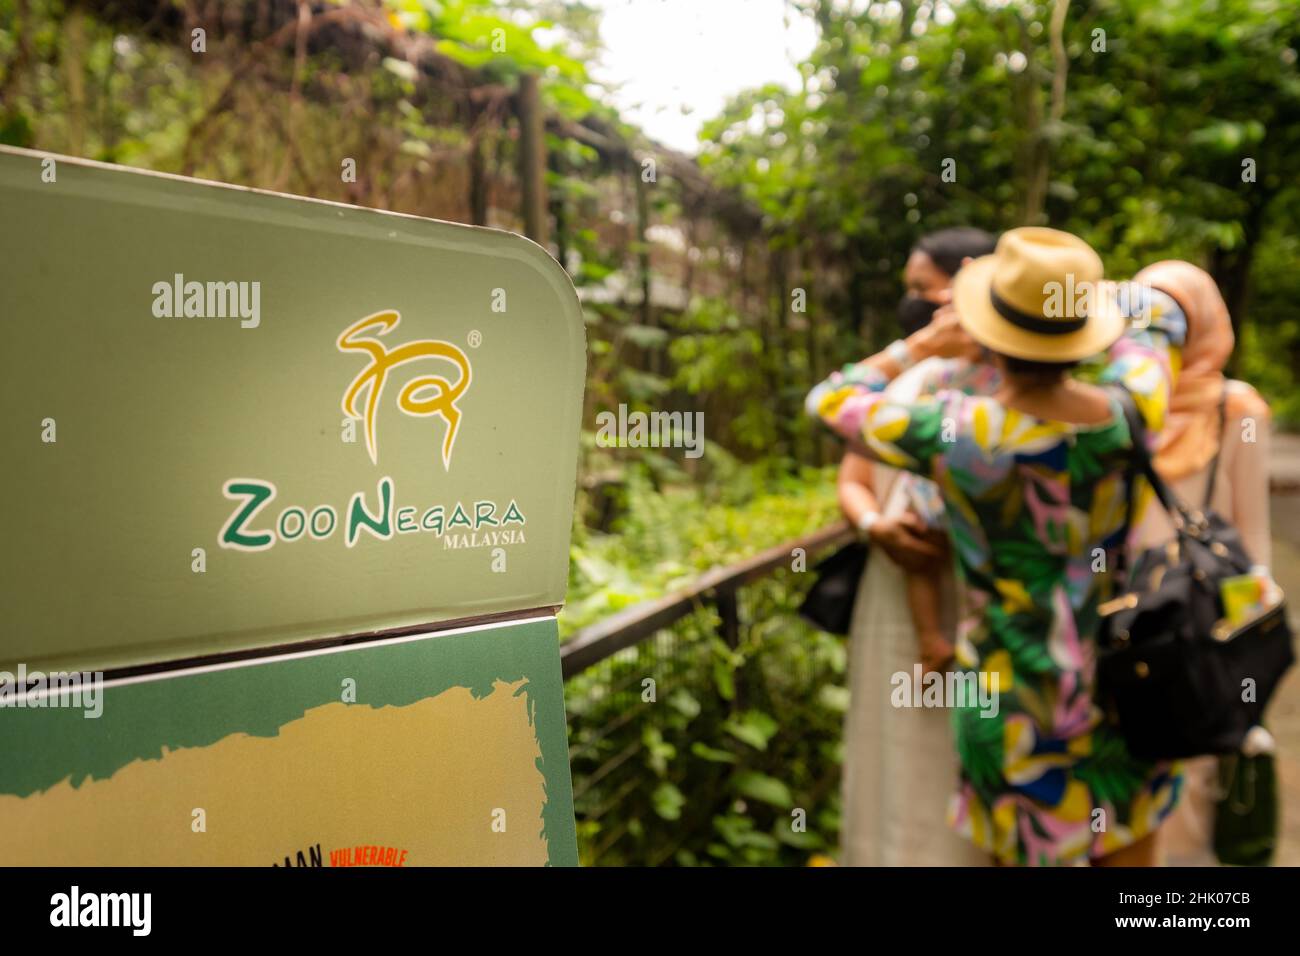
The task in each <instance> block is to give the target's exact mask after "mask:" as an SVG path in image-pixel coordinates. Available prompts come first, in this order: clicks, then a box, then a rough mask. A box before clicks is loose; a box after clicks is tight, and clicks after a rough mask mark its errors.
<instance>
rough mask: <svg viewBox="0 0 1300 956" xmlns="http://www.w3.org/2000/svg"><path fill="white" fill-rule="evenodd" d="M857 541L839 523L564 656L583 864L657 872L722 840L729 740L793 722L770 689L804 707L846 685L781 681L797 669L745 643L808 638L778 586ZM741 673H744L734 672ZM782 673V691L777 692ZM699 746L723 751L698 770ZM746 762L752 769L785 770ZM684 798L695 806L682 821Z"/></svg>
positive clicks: (832, 730)
mask: <svg viewBox="0 0 1300 956" xmlns="http://www.w3.org/2000/svg"><path fill="white" fill-rule="evenodd" d="M851 539H852V532H851V530H850V529H849V527H848V525H847V524H845V523H843V522H841V523H839V524H836V525H833V526H831V527H827V528H822V529H820V530H818V531H816V532H813V533H812V534H808V535H804V536H802V537H800V538H796V539H792V540H789V541H786V542H784V543H782V544H779V545H776V546H775V547H772V548H768V549H767V550H765V551H763V552H761V553H760V554H757V555H755V556H753V557H751V558H748V559H746V560H744V561H741V562H738V563H736V564H732V565H728V566H726V567H719V568H714V569H712V570H710V571H708V572H707V573H705V574H703V575H702V576H700V577H699V578H697V579H696V580H695V581H693V582H692V583H691V584H690V585H689V586H688V587H686V588H683V589H681V590H679V591H677V592H675V593H673V594H670V595H668V596H666V597H663V598H659V599H656V600H652V601H646V602H643V603H641V604H637V605H635V606H633V607H630V608H628V609H626V610H624V611H622V612H620V613H618V614H615V615H613V616H612V617H609V618H606V619H605V620H603V621H600V622H599V623H597V624H594V625H592V626H590V627H587V628H585V629H583V630H581V631H579V632H578V633H577V634H575V635H574V636H573V637H572V638H570V639H569V640H568V641H566V642H565V643H564V644H563V645H562V646H561V651H560V656H561V661H562V666H563V672H564V677H565V681H566V688H565V697H566V701H567V709H568V720H569V758H570V764H571V766H572V771H573V785H574V806H575V810H576V815H577V819H578V832H579V843H580V847H581V850H582V856H583V862H584V863H585V864H598V863H611V862H612V863H635V864H645V865H658V864H660V863H664V862H667V861H669V860H671V859H672V858H673V857H674V856H675V855H676V854H678V853H679V851H682V850H683V849H685V850H686V852H691V853H694V852H696V851H697V850H698V848H699V847H701V846H706V845H708V844H709V842H710V840H714V839H716V836H715V834H713V833H712V832H711V828H712V827H713V825H714V818H715V816H716V815H718V814H724V815H725V814H726V812H727V808H728V806H729V803H730V801H731V799H732V792H731V790H730V789H729V787H730V783H729V779H728V777H729V773H730V772H731V771H732V770H733V769H734V767H733V765H729V764H727V763H720V762H711V761H713V760H716V759H717V753H718V752H719V751H718V749H717V747H719V746H724V744H723V743H721V741H720V738H725V737H726V736H727V734H726V733H725V732H724V730H723V728H724V727H725V726H727V724H728V722H729V721H733V720H735V719H736V715H737V714H739V713H742V712H744V711H745V710H746V709H747V708H750V707H757V708H764V709H766V710H770V711H773V712H777V713H780V712H781V711H783V710H785V709H787V708H788V706H789V705H788V703H782V702H780V701H777V700H775V699H774V698H773V693H774V692H776V693H779V692H780V690H781V688H780V687H779V686H778V687H776V688H775V691H774V684H775V685H780V684H782V683H784V682H785V681H786V680H787V679H793V680H795V681H796V682H797V683H798V687H799V688H800V689H799V690H798V691H797V694H800V695H802V694H803V693H805V692H806V693H808V694H809V695H811V694H812V692H813V690H814V689H815V688H817V687H819V686H821V685H823V684H825V683H828V682H831V681H833V680H834V679H835V677H836V675H834V674H830V673H821V672H819V673H816V674H814V673H803V674H795V675H788V674H785V673H784V672H785V671H788V670H790V669H791V665H790V664H789V662H786V661H782V660H778V659H777V656H779V655H780V653H781V651H780V648H779V647H773V646H771V645H770V644H769V643H768V642H765V641H763V640H762V639H761V638H760V639H755V640H749V641H746V636H747V634H748V632H749V630H750V629H751V628H752V627H753V626H754V625H755V624H760V625H763V624H766V625H771V624H772V623H773V622H776V626H778V627H781V628H787V627H797V628H809V625H806V624H804V623H803V622H801V621H798V620H797V619H796V618H795V617H794V606H793V605H794V601H795V600H796V598H797V595H796V593H795V591H796V589H792V588H789V587H783V586H782V584H783V583H784V582H777V581H775V580H774V579H775V578H776V577H777V576H778V575H783V574H787V573H791V566H792V564H793V563H794V560H795V558H796V557H798V556H799V554H798V552H799V550H800V549H802V558H803V560H804V561H805V562H806V564H805V565H804V566H805V567H807V568H811V567H812V566H813V564H814V562H815V559H816V557H817V555H818V554H820V553H822V552H825V551H828V550H829V549H831V548H834V547H836V546H839V545H842V544H844V543H846V542H848V541H849V540H851ZM809 633H811V629H810V628H809ZM780 643H781V642H777V644H778V645H779V644H780ZM742 644H744V645H745V646H744V647H743V648H742ZM729 655H734V657H731V656H729ZM765 656H766V657H767V658H768V659H767V660H765ZM738 659H743V661H744V663H743V665H741V666H738V667H737V666H735V665H736V661H737V660H738ZM765 671H766V672H767V674H766V675H765V673H764V672H765ZM773 673H775V674H777V675H778V676H777V679H776V680H775V681H773V680H771V679H769V678H770V676H771V674H773ZM719 681H722V682H723V686H721V687H720V686H719V684H718V682H719ZM651 702H653V703H654V704H655V706H648V704H649V703H651ZM803 730H804V731H806V730H807V728H803ZM790 732H791V734H792V735H793V734H794V733H795V732H796V729H795V728H790ZM821 733H822V736H824V737H826V738H827V739H828V740H829V739H833V738H834V737H835V736H836V735H837V734H838V717H837V716H833V719H830V720H828V721H826V722H824V725H823V726H822V727H821ZM702 745H713V746H711V747H708V746H706V747H705V751H704V756H703V758H700V754H699V751H698V748H699V747H700V746H702ZM776 746H777V745H775V744H774V746H773V749H776ZM808 746H811V744H808ZM739 749H740V750H741V751H743V752H744V754H743V756H744V758H745V759H746V760H747V761H748V760H755V761H758V762H759V763H761V762H762V761H763V760H764V759H767V760H769V761H772V760H779V759H780V757H779V756H778V755H776V754H757V753H753V752H752V751H750V750H748V749H747V748H745V747H743V746H742V747H740V748H739ZM684 751H685V752H684ZM769 769H771V768H769ZM823 777H824V779H823V781H822V782H821V784H820V787H819V789H820V791H822V792H825V791H829V790H832V789H833V788H834V787H835V786H836V784H837V782H838V767H837V766H827V767H826V768H825V769H824V772H823ZM677 784H681V791H684V793H682V797H683V800H684V802H688V803H689V806H687V807H685V808H684V809H683V810H682V811H681V812H680V815H676V816H675V815H674V814H675V813H677V810H676V808H675V807H674V806H673V802H672V800H673V795H674V793H675V792H680V791H677V789H676V788H677ZM616 808H617V813H611V812H610V811H612V810H615V809H616Z"/></svg>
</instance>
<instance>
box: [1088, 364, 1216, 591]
mask: <svg viewBox="0 0 1300 956" xmlns="http://www.w3.org/2000/svg"><path fill="white" fill-rule="evenodd" d="M1111 391H1112V392H1113V393H1114V395H1115V398H1116V399H1117V400H1118V402H1119V405H1120V408H1121V410H1122V411H1123V413H1124V421H1125V423H1126V424H1127V425H1128V431H1129V438H1130V440H1131V441H1132V443H1133V448H1132V452H1131V454H1130V457H1129V467H1128V478H1129V489H1128V524H1127V527H1126V528H1125V536H1126V538H1127V532H1128V531H1130V530H1131V529H1132V527H1133V510H1134V504H1135V501H1136V492H1137V481H1136V479H1137V477H1138V476H1141V477H1143V478H1146V480H1147V482H1148V483H1149V484H1150V485H1151V490H1152V491H1154V492H1155V496H1156V500H1157V501H1159V502H1160V505H1161V507H1163V508H1164V509H1165V512H1166V513H1167V514H1168V515H1169V517H1170V518H1171V519H1172V520H1173V522H1174V529H1175V531H1176V532H1177V533H1178V534H1179V535H1183V534H1190V535H1191V536H1193V537H1198V538H1199V537H1201V536H1202V535H1203V534H1204V533H1205V531H1206V530H1207V525H1206V520H1205V515H1204V514H1203V513H1201V512H1193V511H1192V509H1191V508H1189V507H1187V505H1185V504H1183V502H1181V501H1180V500H1179V499H1178V496H1177V495H1175V494H1174V492H1173V489H1171V488H1170V487H1169V485H1167V484H1166V483H1165V480H1164V479H1163V478H1161V477H1160V474H1159V473H1158V472H1157V471H1156V468H1155V463H1154V462H1153V461H1152V460H1151V452H1150V451H1149V450H1148V449H1147V443H1146V436H1147V427H1146V423H1145V422H1144V421H1143V420H1142V414H1141V412H1139V411H1138V407H1137V403H1136V402H1135V401H1134V400H1133V396H1132V394H1131V393H1130V392H1129V390H1128V389H1127V388H1124V387H1123V386H1122V385H1115V386H1113V387H1112V389H1111ZM1119 570H1120V573H1121V575H1126V574H1127V570H1128V549H1127V548H1125V549H1124V550H1123V552H1121V557H1120V568H1119Z"/></svg>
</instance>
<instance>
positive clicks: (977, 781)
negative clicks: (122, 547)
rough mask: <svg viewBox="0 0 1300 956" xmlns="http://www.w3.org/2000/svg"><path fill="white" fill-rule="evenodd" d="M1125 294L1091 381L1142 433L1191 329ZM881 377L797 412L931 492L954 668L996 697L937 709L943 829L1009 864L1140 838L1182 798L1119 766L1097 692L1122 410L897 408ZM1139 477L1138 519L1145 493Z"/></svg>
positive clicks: (923, 401) (1163, 780) (1175, 782)
mask: <svg viewBox="0 0 1300 956" xmlns="http://www.w3.org/2000/svg"><path fill="white" fill-rule="evenodd" d="M1126 291H1127V293H1128V294H1127V295H1126V296H1125V297H1123V298H1122V301H1124V302H1125V304H1126V310H1127V311H1128V312H1129V314H1130V316H1137V315H1140V316H1142V318H1143V320H1142V321H1141V322H1136V321H1134V322H1130V325H1129V330H1128V333H1127V334H1126V335H1125V336H1124V337H1123V338H1122V339H1120V341H1119V342H1118V343H1117V344H1116V345H1115V346H1113V347H1112V348H1111V350H1110V352H1109V353H1108V355H1107V357H1106V358H1107V362H1106V364H1105V367H1104V369H1103V371H1102V372H1101V381H1102V382H1103V383H1117V384H1120V385H1122V386H1124V387H1125V388H1127V389H1128V391H1129V392H1130V393H1131V394H1132V395H1133V397H1134V400H1135V402H1136V404H1137V407H1138V410H1139V412H1140V414H1141V415H1142V417H1143V419H1144V421H1145V424H1146V427H1147V429H1148V434H1154V433H1155V432H1157V431H1159V429H1160V427H1161V425H1162V423H1163V421H1164V418H1165V412H1166V408H1167V406H1168V399H1169V392H1170V386H1171V381H1172V376H1173V366H1174V365H1176V363H1177V361H1178V348H1179V347H1180V346H1181V345H1182V343H1183V341H1184V339H1185V336H1186V328H1187V325H1186V319H1185V318H1184V316H1183V314H1182V311H1181V309H1179V307H1178V305H1177V304H1176V303H1175V302H1174V300H1173V299H1172V298H1170V297H1169V296H1167V295H1165V294H1164V293H1162V292H1159V291H1157V290H1154V289H1149V288H1145V287H1137V286H1131V287H1130V288H1129V289H1128V290H1126ZM888 384H889V382H888V380H887V379H886V378H885V377H884V375H883V374H881V373H879V372H877V371H876V370H874V369H871V368H868V367H866V366H863V365H852V366H847V367H846V368H845V369H844V370H843V371H841V372H837V373H835V374H833V375H832V376H831V377H830V378H829V379H827V380H826V381H825V382H823V383H821V384H820V385H818V386H817V387H816V388H814V389H813V391H812V392H811V393H810V395H809V396H808V403H807V404H808V410H809V412H810V413H811V414H813V415H816V416H817V417H819V418H820V419H821V420H822V421H823V422H825V423H826V424H827V425H829V426H830V427H831V428H833V429H834V430H835V431H837V432H838V433H840V434H841V435H844V436H845V437H848V438H851V439H860V442H859V444H861V445H864V446H865V449H866V451H867V452H868V453H869V454H870V455H871V456H872V457H873V458H876V459H877V460H879V461H881V462H884V463H885V464H888V465H892V466H894V467H897V468H902V469H905V470H908V471H911V472H914V473H916V474H918V475H922V476H924V477H927V478H930V479H933V481H934V482H935V484H936V485H937V487H938V489H939V491H940V494H941V495H942V497H943V501H944V506H945V509H946V512H947V520H948V525H949V533H950V536H951V540H952V545H953V551H954V556H955V561H956V565H957V573H958V575H959V578H960V579H961V581H962V582H963V584H964V591H965V607H966V609H967V610H966V615H965V618H964V620H963V622H962V624H961V627H960V629H959V633H958V635H957V644H956V656H957V665H958V666H959V667H960V668H963V669H967V670H974V671H976V672H977V673H978V680H979V681H980V683H981V687H982V689H984V690H985V691H988V690H990V689H996V694H997V702H998V706H997V707H996V708H995V709H994V708H984V707H981V706H980V704H979V702H978V701H977V700H971V699H967V700H964V701H963V700H958V701H956V702H952V701H950V702H949V703H950V704H951V705H952V720H953V728H954V731H955V738H956V743H957V755H958V759H959V761H960V763H961V769H962V779H961V784H960V787H959V789H958V792H957V793H956V794H955V795H954V797H953V800H952V802H951V804H950V809H949V823H950V824H951V825H952V826H954V827H955V828H956V829H957V830H958V832H960V833H962V834H964V835H965V836H966V837H968V838H969V839H970V840H972V841H973V842H974V843H975V844H976V845H977V846H979V847H981V848H983V849H986V850H988V851H989V852H990V853H992V854H994V855H995V856H996V857H997V858H998V859H999V860H1001V861H1003V862H1005V863H1013V864H1014V863H1018V864H1030V865H1050V864H1074V863H1081V862H1084V861H1086V860H1087V859H1088V858H1090V857H1099V856H1105V855H1107V854H1109V853H1113V852H1114V851H1116V850H1118V849H1121V848H1123V847H1125V846H1128V845H1130V844H1132V843H1134V842H1136V841H1137V840H1139V839H1141V838H1143V837H1145V836H1147V835H1148V834H1150V833H1151V832H1152V831H1154V830H1155V829H1156V827H1158V826H1159V825H1160V822H1161V821H1162V820H1163V819H1164V817H1165V816H1166V815H1167V814H1168V813H1169V812H1170V811H1171V810H1172V809H1173V807H1174V805H1175V803H1176V802H1177V800H1178V795H1179V790H1180V787H1181V775H1180V772H1179V769H1178V767H1177V765H1170V764H1160V763H1154V764H1153V763H1150V762H1147V761H1143V760H1139V759H1137V758H1135V757H1134V756H1132V755H1131V754H1130V753H1129V752H1128V749H1127V747H1126V746H1125V744H1124V741H1123V739H1122V738H1121V737H1120V736H1119V735H1118V734H1117V733H1116V732H1115V731H1114V729H1113V728H1111V727H1110V725H1108V724H1106V723H1105V722H1104V721H1103V719H1102V715H1101V712H1100V709H1099V708H1098V707H1097V705H1096V704H1095V702H1094V699H1093V691H1094V679H1095V669H1096V667H1095V643H1094V635H1095V634H1096V632H1097V628H1098V623H1099V617H1098V610H1097V609H1098V606H1099V605H1100V604H1102V603H1103V602H1105V601H1107V600H1109V599H1110V598H1111V597H1113V596H1115V594H1117V593H1118V592H1119V590H1120V589H1121V588H1122V582H1121V581H1118V580H1116V578H1117V575H1116V574H1115V571H1114V569H1115V568H1116V566H1117V561H1118V559H1119V556H1120V552H1121V550H1122V549H1123V548H1124V547H1125V546H1126V542H1127V538H1128V533H1129V528H1130V525H1131V524H1132V523H1133V522H1131V521H1130V517H1131V516H1130V515H1129V501H1130V488H1129V478H1128V470H1127V468H1128V463H1129V458H1130V451H1131V448H1132V440H1131V437H1130V434H1129V429H1128V426H1127V424H1126V423H1125V420H1124V416H1123V413H1122V411H1121V409H1120V405H1119V402H1118V401H1117V400H1113V414H1112V417H1111V419H1110V420H1109V421H1108V422H1106V423H1103V424H1100V425H1075V424H1069V423H1065V422H1059V421H1049V420H1043V419H1038V418H1035V417H1033V416H1030V415H1027V414H1025V413H1023V412H1019V411H1016V410H1015V409H1012V408H1007V407H1005V406H1003V405H1001V404H999V403H998V402H997V401H996V400H995V399H994V398H992V397H990V396H988V395H968V394H965V393H964V392H962V391H959V390H942V391H939V392H937V393H935V394H934V395H932V396H919V397H918V398H917V399H916V400H914V401H908V402H898V401H895V400H894V399H893V398H892V396H887V395H885V394H884V392H885V388H886V386H887V385H888ZM1139 481H1140V482H1141V485H1142V487H1141V488H1140V489H1135V491H1136V492H1137V494H1136V495H1135V496H1134V498H1135V500H1136V502H1137V509H1136V510H1137V513H1138V514H1140V511H1141V508H1142V506H1143V505H1144V504H1145V502H1146V500H1147V499H1148V498H1149V497H1150V494H1149V492H1150V489H1149V488H1148V487H1147V486H1146V483H1145V481H1144V480H1141V479H1139ZM1132 517H1133V518H1136V517H1137V514H1135V515H1133V516H1132ZM995 674H996V675H997V676H996V678H994V677H993V676H992V675H995Z"/></svg>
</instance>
